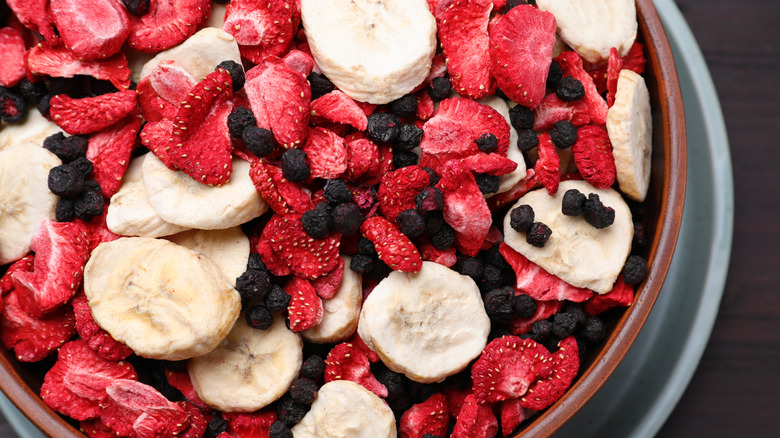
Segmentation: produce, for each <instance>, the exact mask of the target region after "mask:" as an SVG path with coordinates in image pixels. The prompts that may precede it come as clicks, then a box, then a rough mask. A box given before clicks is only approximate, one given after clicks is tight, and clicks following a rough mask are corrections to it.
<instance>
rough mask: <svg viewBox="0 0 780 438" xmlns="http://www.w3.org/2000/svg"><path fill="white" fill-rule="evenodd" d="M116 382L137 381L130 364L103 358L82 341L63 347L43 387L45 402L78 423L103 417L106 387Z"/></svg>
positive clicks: (44, 380) (69, 343) (42, 395)
mask: <svg viewBox="0 0 780 438" xmlns="http://www.w3.org/2000/svg"><path fill="white" fill-rule="evenodd" d="M116 379H123V380H124V379H136V374H135V369H133V366H132V365H130V363H128V362H115V361H110V360H106V359H103V358H102V357H100V356H98V355H97V354H96V353H95V352H94V351H92V349H90V348H89V347H88V346H87V344H86V342H84V341H83V340H81V339H79V340H76V341H71V342H68V343H67V344H65V345H63V346H62V348H60V351H59V353H58V355H57V362H55V363H54V366H53V367H52V368H51V369H50V370H49V372H47V373H46V376H45V377H44V378H43V386H42V387H41V398H42V399H43V401H44V403H46V404H47V405H48V406H49V407H51V408H52V409H54V410H55V411H57V412H60V413H62V414H65V415H67V416H69V417H71V418H75V419H76V420H87V419H90V418H97V417H100V416H101V414H102V412H103V407H102V406H101V404H102V402H103V401H104V399H105V398H106V388H108V386H109V385H111V383H112V382H114V381H115V380H116Z"/></svg>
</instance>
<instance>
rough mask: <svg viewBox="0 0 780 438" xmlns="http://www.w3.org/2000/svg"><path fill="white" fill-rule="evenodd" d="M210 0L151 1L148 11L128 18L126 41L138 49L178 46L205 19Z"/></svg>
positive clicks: (146, 50)
mask: <svg viewBox="0 0 780 438" xmlns="http://www.w3.org/2000/svg"><path fill="white" fill-rule="evenodd" d="M210 14H211V2H210V1H209V0H158V1H152V2H151V3H150V5H149V10H148V11H147V12H146V13H145V14H144V15H142V16H140V17H132V18H131V19H130V35H129V36H128V38H127V44H128V45H129V46H130V47H132V48H134V49H135V50H139V51H141V52H149V53H152V52H159V51H161V50H165V49H170V48H171V47H173V46H176V45H179V44H180V43H181V42H182V41H184V40H186V39H187V38H189V37H190V36H191V35H192V34H194V33H195V31H196V30H198V29H199V28H200V26H201V25H202V24H203V23H205V22H206V20H207V19H208V18H209V15H210Z"/></svg>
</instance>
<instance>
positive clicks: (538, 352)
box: [471, 336, 552, 403]
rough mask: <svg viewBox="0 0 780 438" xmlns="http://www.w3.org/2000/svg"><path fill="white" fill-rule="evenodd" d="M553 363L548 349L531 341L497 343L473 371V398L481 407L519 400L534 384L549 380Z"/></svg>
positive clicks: (509, 338)
mask: <svg viewBox="0 0 780 438" xmlns="http://www.w3.org/2000/svg"><path fill="white" fill-rule="evenodd" d="M551 360H552V358H551V357H550V353H549V352H548V351H547V349H546V348H544V346H542V345H541V344H537V343H536V342H535V341H534V340H532V339H520V338H518V337H517V336H504V337H501V338H498V339H494V340H493V341H491V342H490V343H489V344H488V345H487V346H486V347H485V349H484V350H483V351H482V354H481V355H480V356H479V358H478V359H477V361H476V362H475V363H474V366H472V368H471V379H472V380H473V381H474V396H475V397H476V400H477V401H478V402H480V403H486V402H496V401H501V400H506V399H510V398H518V397H520V396H521V395H523V394H525V392H526V391H527V390H528V387H529V386H530V385H531V384H532V383H534V382H535V381H537V380H539V379H546V378H547V377H549V375H550V363H551Z"/></svg>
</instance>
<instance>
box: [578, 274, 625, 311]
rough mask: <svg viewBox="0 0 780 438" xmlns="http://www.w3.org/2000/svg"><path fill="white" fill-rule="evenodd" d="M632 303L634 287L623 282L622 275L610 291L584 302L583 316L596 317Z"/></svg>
mask: <svg viewBox="0 0 780 438" xmlns="http://www.w3.org/2000/svg"><path fill="white" fill-rule="evenodd" d="M633 302H634V287H633V286H631V285H628V284H626V282H625V281H623V275H622V274H621V275H620V276H618V279H617V281H616V282H615V285H614V286H613V287H612V290H611V291H609V292H607V293H605V294H603V295H599V294H595V295H593V297H592V298H591V299H589V300H588V301H585V303H584V304H585V307H584V309H585V314H587V315H588V316H594V315H598V314H600V313H603V312H606V311H607V310H609V309H612V308H615V307H627V306H630V305H631V303H633Z"/></svg>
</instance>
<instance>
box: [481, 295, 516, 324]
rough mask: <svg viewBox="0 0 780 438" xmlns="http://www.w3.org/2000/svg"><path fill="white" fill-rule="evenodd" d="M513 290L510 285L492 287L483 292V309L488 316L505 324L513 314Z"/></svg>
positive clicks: (510, 319)
mask: <svg viewBox="0 0 780 438" xmlns="http://www.w3.org/2000/svg"><path fill="white" fill-rule="evenodd" d="M514 296H515V291H514V289H513V288H511V287H501V288H497V289H493V290H491V291H489V292H488V293H486V294H485V297H484V298H483V300H484V302H485V311H486V312H487V314H488V317H489V318H490V319H491V320H492V321H495V322H497V323H499V324H507V323H509V322H510V321H512V317H513V316H514V308H513V303H514Z"/></svg>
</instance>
